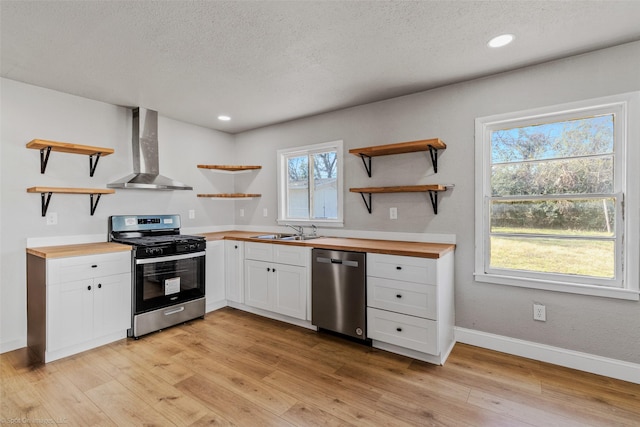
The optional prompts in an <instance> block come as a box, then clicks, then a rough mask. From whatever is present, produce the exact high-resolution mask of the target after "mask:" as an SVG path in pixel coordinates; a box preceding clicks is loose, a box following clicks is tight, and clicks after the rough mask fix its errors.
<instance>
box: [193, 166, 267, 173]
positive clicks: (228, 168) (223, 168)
mask: <svg viewBox="0 0 640 427" xmlns="http://www.w3.org/2000/svg"><path fill="white" fill-rule="evenodd" d="M198 167H199V168H200V169H213V170H218V171H224V172H248V171H251V170H256V169H262V166H258V165H248V166H242V165H198Z"/></svg>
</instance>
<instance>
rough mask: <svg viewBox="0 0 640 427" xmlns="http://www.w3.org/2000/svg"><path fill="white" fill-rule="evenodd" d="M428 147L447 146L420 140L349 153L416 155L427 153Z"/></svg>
mask: <svg viewBox="0 0 640 427" xmlns="http://www.w3.org/2000/svg"><path fill="white" fill-rule="evenodd" d="M429 147H433V148H435V149H436V150H444V149H445V148H447V145H446V144H445V143H444V142H442V141H440V139H438V138H433V139H422V140H419V141H409V142H399V143H397V144H386V145H376V146H375V147H364V148H354V149H352V150H349V153H351V154H355V155H356V156H359V155H360V154H364V155H366V156H369V157H377V156H389V155H392V154H404V153H416V152H418V151H429Z"/></svg>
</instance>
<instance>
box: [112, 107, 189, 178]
mask: <svg viewBox="0 0 640 427" xmlns="http://www.w3.org/2000/svg"><path fill="white" fill-rule="evenodd" d="M131 142H132V145H133V173H132V174H131V175H127V176H125V177H124V178H121V179H119V180H117V181H114V182H112V183H110V184H107V187H109V188H124V189H126V188H129V189H141V190H193V187H191V186H189V185H186V184H183V183H182V182H179V181H176V180H173V179H171V178H167V177H166V176H162V175H160V167H159V162H158V112H157V111H153V110H148V109H146V108H134V109H133V131H132V133H131Z"/></svg>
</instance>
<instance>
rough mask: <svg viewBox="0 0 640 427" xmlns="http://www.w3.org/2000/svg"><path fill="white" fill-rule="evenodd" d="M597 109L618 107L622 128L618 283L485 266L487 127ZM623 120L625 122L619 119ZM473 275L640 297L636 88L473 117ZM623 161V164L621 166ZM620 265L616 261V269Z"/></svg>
mask: <svg viewBox="0 0 640 427" xmlns="http://www.w3.org/2000/svg"><path fill="white" fill-rule="evenodd" d="M597 109H607V110H609V111H610V110H612V109H619V113H618V117H620V118H621V119H622V120H618V121H616V123H615V125H614V126H615V132H621V133H620V135H622V138H623V139H622V142H621V144H620V145H619V146H617V148H618V149H619V150H620V151H621V152H620V153H616V156H617V157H616V158H617V159H618V162H617V164H616V166H615V167H616V171H615V173H617V172H620V175H617V176H616V179H617V180H619V188H620V189H624V192H625V199H624V206H620V205H621V204H619V207H618V208H621V209H623V214H624V226H623V227H624V229H623V236H624V237H623V239H624V241H623V242H622V239H619V240H620V242H621V243H620V244H621V245H622V248H621V249H622V250H621V252H622V255H621V259H622V262H623V265H624V271H622V272H621V280H622V287H621V288H619V287H611V286H598V285H594V284H593V283H591V284H587V283H584V284H580V283H569V282H560V281H556V280H546V279H541V278H539V277H538V278H532V277H525V276H526V274H519V273H518V272H516V271H510V270H502V271H501V272H500V274H498V273H496V272H488V271H487V269H486V264H487V261H488V260H487V258H488V256H487V255H488V244H489V236H488V233H487V232H486V231H487V230H488V220H489V215H488V205H487V202H486V198H485V195H486V194H487V190H488V189H489V188H490V174H489V171H488V167H489V161H488V160H487V159H489V155H490V145H489V144H487V143H486V142H485V141H487V138H488V132H490V127H491V126H492V125H495V124H497V123H500V125H501V126H504V125H505V124H508V123H509V122H514V123H516V122H517V125H518V126H524V125H525V124H524V123H526V122H530V123H531V124H534V123H536V122H539V121H540V119H544V118H546V117H549V116H553V117H554V118H558V120H562V116H563V115H567V116H574V115H575V114H576V113H579V112H580V111H581V110H584V111H588V112H589V113H591V112H594V111H596V110H597ZM622 122H624V123H622ZM475 150H476V151H475V158H476V165H475V166H476V181H475V197H476V201H475V243H476V245H475V270H474V271H475V272H474V276H475V280H476V281H478V282H485V283H494V284H500V285H509V286H517V287H525V288H532V289H542V290H549V291H558V292H566V293H572V294H581V295H593V296H599V297H607V298H618V299H626V300H635V301H638V300H639V299H640V296H639V293H640V283H639V282H640V224H639V223H640V186H639V185H638V182H640V172H639V168H638V167H637V165H638V164H640V92H630V93H625V94H620V95H613V96H607V97H602V98H597V99H591V100H585V101H579V102H572V103H567V104H562V105H555V106H550V107H542V108H536V109H532V110H526V111H520V112H513V113H505V114H497V115H493V116H487V117H480V118H477V119H476V121H475ZM625 165H627V166H626V167H625ZM621 166H622V169H619V168H620V167H621ZM618 266H619V265H616V269H617V268H618Z"/></svg>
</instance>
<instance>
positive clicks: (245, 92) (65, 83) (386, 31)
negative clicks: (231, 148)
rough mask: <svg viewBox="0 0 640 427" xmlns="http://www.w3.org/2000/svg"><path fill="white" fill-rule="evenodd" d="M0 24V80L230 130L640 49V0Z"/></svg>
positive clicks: (63, 14)
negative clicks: (509, 36) (498, 40)
mask: <svg viewBox="0 0 640 427" xmlns="http://www.w3.org/2000/svg"><path fill="white" fill-rule="evenodd" d="M0 18H1V34H0V35H1V74H2V76H3V77H6V78H9V79H13V80H18V81H22V82H26V83H30V84H34V85H37V86H42V87H46V88H51V89H55V90H59V91H62V92H67V93H71V94H75V95H80V96H83V97H86V98H90V99H95V100H99V101H104V102H107V103H110V104H116V105H123V106H129V107H134V106H141V107H146V108H151V109H154V110H158V111H159V112H160V114H161V115H163V116H166V117H171V118H175V119H178V120H182V121H185V122H189V123H194V124H198V125H202V126H206V127H209V128H213V129H218V130H221V131H225V132H230V133H237V132H241V131H244V130H248V129H253V128H257V127H261V126H265V125H269V124H273V123H279V122H283V121H287V120H291V119H295V118H299V117H304V116H309V115H314V114H318V113H322V112H326V111H332V110H336V109H340V108H344V107H350V106H354V105H359V104H364V103H368V102H372V101H377V100H382V99H387V98H391V97H395V96H400V95H405V94H409V93H413V92H418V91H422V90H426V89H430V88H433V87H437V86H442V85H445V84H449V83H453V82H459V81H463V80H468V79H473V78H477V77H481V76H485V75H489V74H493V73H497V72H501V71H507V70H511V69H515V68H519V67H522V66H526V65H531V64H535V63H540V62H544V61H548V60H552V59H556V58H560V57H565V56H569V55H574V54H578V53H583V52H587V51H591V50H595V49H600V48H604V47H608V46H613V45H617V44H621V43H625V42H630V41H635V40H640V24H639V22H640V1H578V0H574V1H498V0H496V1H419V2H408V1H402V2H395V1H394V2H383V1H375V2H368V1H333V2H328V1H293V2H287V1H278V2H271V1H269V2H267V1H264V2H225V1H46V2H45V1H37V2H36V1H8V0H2V1H1V2H0ZM506 32H509V33H513V34H515V35H516V39H515V42H514V43H512V44H511V45H509V46H507V47H505V48H502V49H498V50H494V49H489V48H487V47H486V42H487V41H488V39H489V38H490V37H492V36H494V35H498V34H501V33H506ZM219 114H227V115H229V116H231V117H232V120H231V121H230V122H226V123H223V122H220V121H218V120H217V116H218V115H219Z"/></svg>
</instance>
